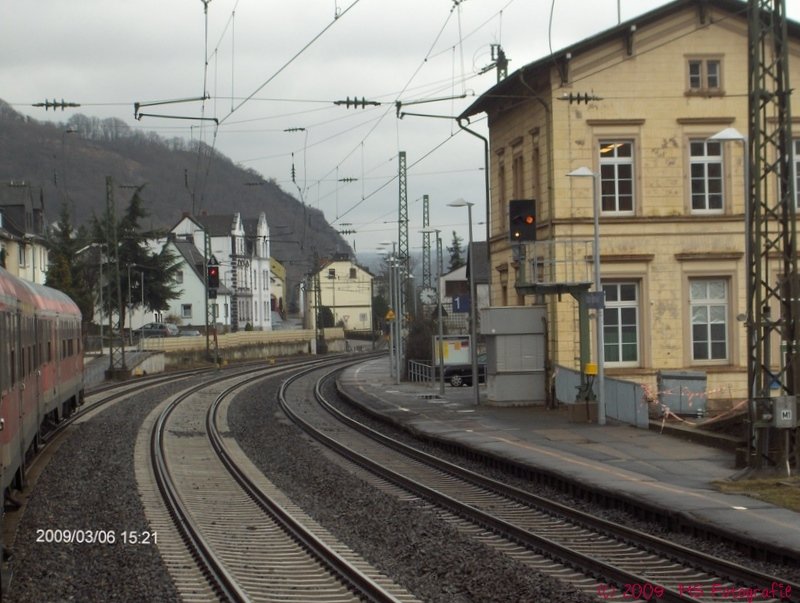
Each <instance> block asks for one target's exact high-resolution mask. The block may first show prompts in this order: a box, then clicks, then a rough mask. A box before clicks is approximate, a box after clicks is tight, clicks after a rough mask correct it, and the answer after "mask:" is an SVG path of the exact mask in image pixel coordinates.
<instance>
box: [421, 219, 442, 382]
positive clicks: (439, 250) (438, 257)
mask: <svg viewBox="0 0 800 603" xmlns="http://www.w3.org/2000/svg"><path fill="white" fill-rule="evenodd" d="M421 232H427V233H436V265H437V266H438V267H439V269H438V270H437V275H438V276H437V279H436V315H437V316H436V324H437V331H438V332H439V346H438V350H437V351H438V354H439V395H440V396H444V325H443V324H442V238H441V237H440V236H439V235H440V233H441V232H442V231H441V230H439V229H438V228H423V229H422V231H421Z"/></svg>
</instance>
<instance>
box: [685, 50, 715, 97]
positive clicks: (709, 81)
mask: <svg viewBox="0 0 800 603" xmlns="http://www.w3.org/2000/svg"><path fill="white" fill-rule="evenodd" d="M693 68H694V69H693ZM686 89H687V91H688V93H689V94H721V93H722V59H721V58H717V57H714V58H710V57H709V58H703V57H689V58H688V59H687V61H686Z"/></svg>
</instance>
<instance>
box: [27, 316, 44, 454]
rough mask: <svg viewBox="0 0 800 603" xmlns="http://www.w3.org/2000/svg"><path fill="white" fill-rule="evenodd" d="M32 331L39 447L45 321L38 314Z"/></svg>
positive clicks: (42, 418) (35, 442)
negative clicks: (42, 350) (42, 347)
mask: <svg viewBox="0 0 800 603" xmlns="http://www.w3.org/2000/svg"><path fill="white" fill-rule="evenodd" d="M31 323H32V324H31V333H32V335H33V341H31V347H32V348H33V350H32V355H33V365H32V366H31V367H30V370H31V371H32V373H31V383H32V384H33V386H34V390H35V391H34V392H33V399H34V400H36V409H35V410H34V411H33V414H32V416H33V417H34V418H35V419H36V434H35V435H34V436H33V438H34V439H33V442H34V446H36V447H37V448H38V446H39V441H40V436H41V432H42V422H43V421H44V417H43V416H42V409H43V407H44V404H43V401H44V396H43V395H42V391H43V388H42V358H41V345H42V344H41V341H42V335H43V333H42V330H43V329H42V327H43V323H42V321H41V320H39V317H38V316H34V317H33V318H32V319H31Z"/></svg>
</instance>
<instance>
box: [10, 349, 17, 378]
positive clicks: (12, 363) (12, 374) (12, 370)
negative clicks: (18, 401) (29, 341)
mask: <svg viewBox="0 0 800 603" xmlns="http://www.w3.org/2000/svg"><path fill="white" fill-rule="evenodd" d="M14 356H15V354H14V350H13V349H12V350H11V365H10V367H9V368H10V369H11V383H12V384H13V383H16V382H17V372H16V371H15V370H14V360H15V358H14Z"/></svg>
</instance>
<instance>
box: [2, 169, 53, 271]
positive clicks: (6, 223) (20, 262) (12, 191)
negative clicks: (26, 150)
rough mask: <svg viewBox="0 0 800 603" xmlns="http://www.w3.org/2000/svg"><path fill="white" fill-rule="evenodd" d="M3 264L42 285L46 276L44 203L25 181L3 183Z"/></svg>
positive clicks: (7, 268)
mask: <svg viewBox="0 0 800 603" xmlns="http://www.w3.org/2000/svg"><path fill="white" fill-rule="evenodd" d="M0 265H2V266H3V267H4V268H5V269H6V270H8V271H9V272H10V273H11V274H13V275H15V276H18V277H19V278H21V279H24V280H27V281H30V282H33V283H39V284H40V285H41V284H43V283H44V282H45V278H46V276H47V266H48V259H47V247H46V246H45V241H44V202H43V200H42V197H41V192H40V193H39V199H38V201H36V200H34V194H33V189H32V188H31V186H30V185H29V184H28V183H25V182H9V183H4V184H0Z"/></svg>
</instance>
